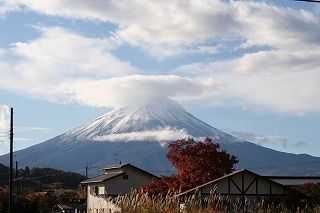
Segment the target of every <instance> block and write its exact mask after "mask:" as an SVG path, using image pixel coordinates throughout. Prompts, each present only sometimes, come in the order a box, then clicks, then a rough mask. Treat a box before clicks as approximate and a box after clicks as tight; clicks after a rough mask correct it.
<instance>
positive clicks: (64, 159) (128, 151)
mask: <svg viewBox="0 0 320 213" xmlns="http://www.w3.org/2000/svg"><path fill="white" fill-rule="evenodd" d="M185 137H193V138H195V139H196V140H200V139H201V137H211V138H213V141H214V142H218V143H220V145H221V147H222V148H223V149H226V150H227V151H228V152H229V153H230V154H233V155H236V156H238V158H239V164H238V165H237V168H238V169H240V168H247V169H250V170H252V171H254V172H257V173H258V174H263V175H303V174H309V173H312V174H320V172H319V169H318V168H320V158H317V157H313V156H310V155H296V154H290V153H283V152H278V151H275V150H272V149H268V148H264V147H261V146H258V145H256V144H253V143H250V142H245V141H239V140H237V139H236V138H234V137H233V136H231V135H229V134H226V133H224V132H222V131H220V130H218V129H216V128H214V127H211V126H210V125H208V124H206V123H204V122H202V121H200V120H199V119H197V118H195V117H194V116H192V115H191V114H190V113H188V112H187V111H186V110H184V109H183V107H181V106H180V105H179V104H178V103H176V102H174V101H172V100H170V99H168V98H165V97H158V98H157V99H154V100H152V101H149V102H147V103H145V104H143V105H142V106H140V107H130V108H129V107H125V108H120V109H117V110H114V111H111V112H109V113H107V114H105V115H103V116H101V117H99V118H97V119H95V120H94V121H92V122H91V123H89V124H86V125H83V126H81V127H78V128H75V129H73V130H71V131H69V132H66V133H64V134H62V135H59V136H57V137H55V138H52V139H50V140H47V141H45V142H43V143H40V144H37V145H35V146H32V147H29V148H26V149H24V150H20V151H17V152H16V153H15V156H16V159H15V160H17V161H18V162H19V165H20V166H21V167H25V166H29V167H52V168H57V169H62V170H65V171H74V172H79V173H82V174H85V171H86V170H85V168H86V166H87V165H89V167H90V169H89V174H90V172H92V175H95V174H96V173H97V171H98V170H97V168H98V167H102V166H104V165H107V164H113V163H115V162H116V163H119V161H122V162H123V163H131V164H133V165H135V166H138V167H140V168H142V169H144V170H147V171H149V172H153V173H154V174H156V175H159V174H167V173H166V172H168V171H174V168H173V167H172V166H171V165H170V163H169V162H168V160H167V158H166V156H165V155H166V153H167V147H166V143H168V142H170V141H173V140H177V139H182V138H185ZM0 161H1V162H4V163H5V164H7V165H8V161H9V158H8V155H5V156H0ZM288 165H290V166H288ZM94 172H95V173H94Z"/></svg>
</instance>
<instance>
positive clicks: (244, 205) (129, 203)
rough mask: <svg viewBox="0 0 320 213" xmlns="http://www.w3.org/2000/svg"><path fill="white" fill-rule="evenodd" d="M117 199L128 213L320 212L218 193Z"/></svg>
mask: <svg viewBox="0 0 320 213" xmlns="http://www.w3.org/2000/svg"><path fill="white" fill-rule="evenodd" d="M181 199H183V202H182V200H181ZM113 202H114V204H116V205H118V206H119V207H120V208H121V212H125V213H164V212H166V213H220V212H221V213H222V212H223V213H225V212H234V213H243V212H246V213H251V212H252V213H275V212H277V213H289V212H290V213H291V212H297V213H320V204H319V203H318V204H314V205H308V204H303V205H302V206H297V203H291V204H290V203H286V204H279V203H277V202H272V201H270V200H263V199H262V200H260V201H257V202H254V203H250V202H249V200H248V199H246V198H243V199H240V198H239V199H237V200H231V199H228V198H224V197H223V196H219V195H217V194H214V193H212V194H211V195H210V196H208V197H207V198H206V199H205V200H201V199H200V197H199V196H198V195H194V196H190V197H183V198H181V197H180V198H179V197H177V196H175V195H174V194H173V193H168V194H167V195H163V194H158V195H155V194H153V195H150V194H148V193H137V192H132V193H130V194H128V195H124V196H118V197H117V198H115V199H114V200H113Z"/></svg>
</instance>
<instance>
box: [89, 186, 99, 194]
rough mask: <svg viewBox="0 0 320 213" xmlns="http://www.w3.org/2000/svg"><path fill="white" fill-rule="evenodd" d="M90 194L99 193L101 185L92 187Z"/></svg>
mask: <svg viewBox="0 0 320 213" xmlns="http://www.w3.org/2000/svg"><path fill="white" fill-rule="evenodd" d="M90 194H91V195H93V196H96V195H98V194H99V187H97V186H93V187H90Z"/></svg>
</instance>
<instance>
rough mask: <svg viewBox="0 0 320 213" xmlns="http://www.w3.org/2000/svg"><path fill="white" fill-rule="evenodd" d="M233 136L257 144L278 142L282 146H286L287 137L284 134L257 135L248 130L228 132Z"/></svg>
mask: <svg viewBox="0 0 320 213" xmlns="http://www.w3.org/2000/svg"><path fill="white" fill-rule="evenodd" d="M230 134H232V135H233V136H235V137H236V138H237V139H239V140H241V141H251V142H254V143H257V144H259V145H270V144H271V143H273V144H275V143H280V144H281V146H282V147H283V148H286V147H287V146H288V137H285V136H279V135H269V136H263V135H257V134H254V133H248V132H235V131H232V132H230Z"/></svg>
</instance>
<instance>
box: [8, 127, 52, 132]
mask: <svg viewBox="0 0 320 213" xmlns="http://www.w3.org/2000/svg"><path fill="white" fill-rule="evenodd" d="M14 130H15V132H33V131H41V132H50V131H52V129H49V128H44V127H19V126H18V127H15V128H14Z"/></svg>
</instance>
